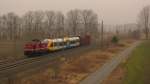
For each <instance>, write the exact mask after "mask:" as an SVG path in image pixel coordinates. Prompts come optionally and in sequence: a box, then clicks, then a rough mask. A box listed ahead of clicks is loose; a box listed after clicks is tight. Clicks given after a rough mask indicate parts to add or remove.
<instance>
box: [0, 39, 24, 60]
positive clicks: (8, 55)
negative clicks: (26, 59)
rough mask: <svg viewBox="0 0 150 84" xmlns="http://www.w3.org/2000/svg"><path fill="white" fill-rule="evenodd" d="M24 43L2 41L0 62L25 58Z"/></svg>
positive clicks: (0, 44) (0, 42) (0, 43)
mask: <svg viewBox="0 0 150 84" xmlns="http://www.w3.org/2000/svg"><path fill="white" fill-rule="evenodd" d="M23 45H24V44H23V42H21V41H17V42H16V43H14V42H13V41H0V60H5V59H6V60H7V59H17V58H21V57H23Z"/></svg>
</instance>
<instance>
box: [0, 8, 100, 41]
mask: <svg viewBox="0 0 150 84" xmlns="http://www.w3.org/2000/svg"><path fill="white" fill-rule="evenodd" d="M98 33H99V31H98V15H97V14H96V13H95V12H94V11H93V10H79V9H74V10H70V11H69V12H67V14H66V15H64V14H63V13H62V12H60V11H59V12H55V11H29V12H27V13H25V14H24V15H22V16H18V15H17V14H15V13H13V12H11V13H7V14H4V15H1V16H0V40H32V39H43V38H57V37H65V36H80V35H87V34H89V35H91V36H92V37H93V38H97V36H98Z"/></svg>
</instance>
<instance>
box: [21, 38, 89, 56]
mask: <svg viewBox="0 0 150 84" xmlns="http://www.w3.org/2000/svg"><path fill="white" fill-rule="evenodd" d="M90 41H91V39H90V36H88V35H86V36H84V37H81V36H77V37H64V38H57V39H44V40H37V39H35V40H32V41H31V42H28V43H26V44H25V46H24V54H25V55H27V56H29V55H30V56H32V55H39V54H45V53H51V52H54V51H59V50H64V49H70V48H74V47H78V46H85V45H90Z"/></svg>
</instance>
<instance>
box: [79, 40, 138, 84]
mask: <svg viewBox="0 0 150 84" xmlns="http://www.w3.org/2000/svg"><path fill="white" fill-rule="evenodd" d="M139 44H140V42H136V43H134V44H133V45H132V46H131V47H129V48H127V49H126V50H124V51H123V52H121V53H120V54H119V55H118V56H116V57H114V58H113V59H111V60H110V61H108V62H107V63H106V64H105V65H103V67H101V68H99V69H98V70H97V71H96V72H94V73H93V74H91V75H90V76H88V77H87V78H85V79H84V80H83V81H81V83H80V84H101V82H102V81H103V80H104V79H105V78H106V77H107V76H109V74H110V73H111V72H112V71H113V70H114V69H115V68H116V67H117V66H118V65H119V64H120V63H121V62H122V61H123V60H125V59H126V58H127V57H128V55H129V54H130V53H131V52H132V50H133V49H134V48H135V47H136V46H137V45H139Z"/></svg>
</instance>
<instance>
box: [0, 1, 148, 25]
mask: <svg viewBox="0 0 150 84" xmlns="http://www.w3.org/2000/svg"><path fill="white" fill-rule="evenodd" d="M149 4H150V0H0V14H6V13H8V12H15V13H17V14H18V15H22V14H24V13H25V12H27V11H29V10H43V11H44V10H54V11H62V12H63V13H66V12H67V11H69V10H71V9H76V8H77V9H92V10H94V11H95V12H97V14H98V15H99V20H102V19H103V20H104V23H105V24H125V23H135V22H136V20H137V15H138V13H139V12H140V10H141V9H142V8H143V7H144V6H145V5H149Z"/></svg>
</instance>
